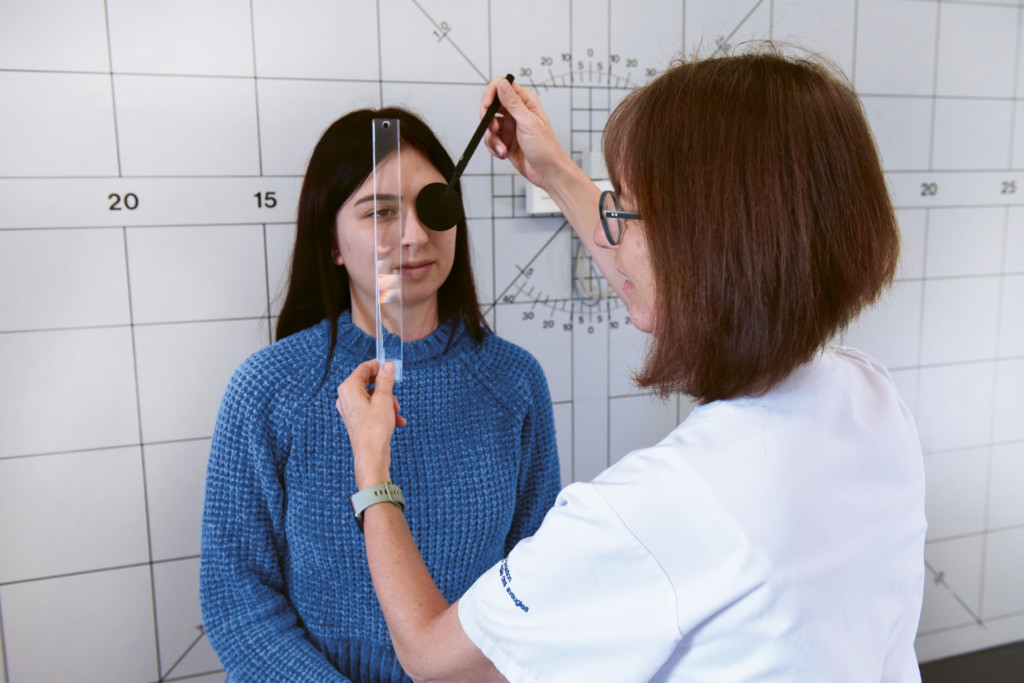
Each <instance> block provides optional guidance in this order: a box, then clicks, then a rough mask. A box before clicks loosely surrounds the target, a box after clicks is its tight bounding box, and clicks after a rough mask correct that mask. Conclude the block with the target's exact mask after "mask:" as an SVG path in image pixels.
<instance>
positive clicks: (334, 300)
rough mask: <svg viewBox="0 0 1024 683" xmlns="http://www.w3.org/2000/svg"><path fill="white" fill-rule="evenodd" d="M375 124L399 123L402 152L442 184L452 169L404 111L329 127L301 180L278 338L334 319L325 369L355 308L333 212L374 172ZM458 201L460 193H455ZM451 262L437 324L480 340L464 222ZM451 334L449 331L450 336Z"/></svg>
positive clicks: (357, 116)
mask: <svg viewBox="0 0 1024 683" xmlns="http://www.w3.org/2000/svg"><path fill="white" fill-rule="evenodd" d="M373 119H398V121H399V132H400V136H401V142H402V144H403V145H408V146H411V147H414V148H416V149H418V150H419V151H420V152H422V153H423V154H424V155H425V156H426V157H427V158H428V159H429V160H430V162H431V163H432V164H433V165H434V167H435V168H437V170H438V171H440V172H441V175H443V176H444V177H445V178H446V179H450V178H451V177H452V173H453V172H454V171H455V165H454V164H453V163H452V160H451V157H450V156H449V155H448V152H447V151H445V149H444V146H443V145H442V144H441V142H440V141H439V140H438V139H437V136H435V135H434V133H433V131H431V130H430V127H429V126H427V124H426V123H424V122H423V120H421V119H420V118H419V117H417V116H416V115H415V114H412V113H411V112H408V111H406V110H404V109H399V108H395V107H389V108H385V109H359V110H357V111H353V112H351V113H349V114H346V115H345V116H343V117H341V118H340V119H338V120H337V121H335V122H334V123H332V124H331V125H330V126H329V127H328V128H327V130H326V131H324V133H323V135H322V136H321V137H320V141H319V142H317V144H316V147H315V148H314V149H313V154H312V156H311V157H310V160H309V165H308V167H307V169H306V176H305V178H304V179H303V181H302V191H301V192H300V194H299V211H298V219H297V222H296V230H295V246H294V248H293V250H292V262H291V272H290V274H289V277H288V290H287V294H286V295H285V300H284V305H283V307H282V308H281V317H280V318H279V319H278V322H277V339H279V340H280V339H284V338H285V337H287V336H288V335H290V334H295V333H296V332H298V331H300V330H304V329H306V328H307V327H311V326H313V325H316V324H317V323H319V322H320V321H321V320H323V319H324V318H329V319H330V320H331V326H330V330H331V342H330V348H329V351H328V355H327V364H328V365H329V364H330V358H331V356H332V355H333V353H334V347H335V345H336V343H337V334H338V332H337V324H336V323H337V320H338V316H339V315H340V314H341V313H342V311H346V310H348V309H349V308H351V306H352V301H351V294H350V292H349V284H348V271H347V270H346V269H345V266H339V265H336V264H335V263H334V260H333V258H332V251H333V249H334V247H335V242H336V232H335V222H336V218H337V215H338V210H339V209H340V208H341V205H342V204H344V203H345V202H346V201H347V200H348V198H349V197H350V196H352V193H354V192H355V191H356V190H357V189H359V186H360V185H362V184H363V182H364V181H365V180H366V179H367V178H368V177H369V176H370V173H371V172H372V171H373V146H372V145H373V142H372V135H371V131H372V122H373ZM454 189H456V190H458V191H459V192H460V194H461V188H460V187H455V188H454ZM455 230H456V239H455V262H454V264H453V266H452V271H451V273H449V275H448V278H447V279H446V280H445V281H444V284H442V285H441V288H440V289H439V290H438V315H439V317H440V319H441V321H442V322H444V321H445V320H448V319H453V320H455V321H459V320H461V321H462V322H463V323H464V324H465V326H466V329H467V331H468V332H469V334H470V335H471V336H472V337H473V338H474V339H476V340H477V341H480V340H481V339H483V331H484V329H486V327H487V323H486V321H485V320H484V318H483V316H482V315H481V314H480V303H479V301H478V300H477V294H476V285H475V283H474V281H473V270H472V266H471V264H470V256H469V231H468V229H467V227H466V219H465V217H463V218H462V219H460V220H459V222H458V224H457V225H456V227H455ZM453 332H454V329H453Z"/></svg>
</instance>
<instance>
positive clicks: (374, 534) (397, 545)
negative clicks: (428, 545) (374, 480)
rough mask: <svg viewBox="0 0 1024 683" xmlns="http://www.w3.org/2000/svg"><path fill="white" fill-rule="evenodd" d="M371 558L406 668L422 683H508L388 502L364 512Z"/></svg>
mask: <svg viewBox="0 0 1024 683" xmlns="http://www.w3.org/2000/svg"><path fill="white" fill-rule="evenodd" d="M363 529H364V535H365V537H366V557H367V561H368V562H369V565H370V576H371V578H372V579H373V587H374V589H375V590H376V592H377V599H378V600H379V601H380V605H381V610H382V611H383V612H384V618H385V619H386V620H387V623H388V631H389V632H390V633H391V640H392V643H393V644H394V646H395V653H396V654H397V655H398V659H399V661H400V662H401V663H402V668H404V669H405V671H406V672H407V673H408V674H409V675H410V676H411V677H412V678H413V679H414V680H416V681H430V680H437V681H452V680H474V681H488V680H504V678H502V677H501V674H499V673H498V671H497V670H496V669H495V668H494V666H493V665H492V664H491V663H490V661H488V660H487V658H486V657H484V656H483V654H482V653H481V652H480V650H479V649H477V647H476V646H475V645H473V643H472V641H470V640H469V638H468V637H467V636H466V634H465V632H464V631H463V630H462V626H461V624H460V623H459V617H458V608H457V606H456V605H449V604H448V601H447V600H445V598H444V596H443V595H441V592H440V591H439V590H438V589H437V586H436V585H435V584H434V580H433V578H431V576H430V572H429V571H428V570H427V567H426V565H425V564H424V562H423V558H422V556H421V555H420V552H419V550H418V549H417V548H416V543H415V541H414V540H413V537H412V534H411V533H410V531H409V526H408V525H407V524H406V522H405V517H404V516H403V515H402V512H401V510H399V509H398V508H397V507H396V506H394V505H391V504H388V503H382V504H379V505H373V506H371V507H369V508H367V509H366V511H365V512H364V513H363Z"/></svg>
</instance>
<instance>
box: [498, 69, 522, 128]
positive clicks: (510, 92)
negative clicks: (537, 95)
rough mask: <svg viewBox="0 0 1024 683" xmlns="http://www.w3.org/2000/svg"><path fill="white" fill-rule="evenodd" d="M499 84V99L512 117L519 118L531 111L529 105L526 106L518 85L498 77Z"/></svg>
mask: <svg viewBox="0 0 1024 683" xmlns="http://www.w3.org/2000/svg"><path fill="white" fill-rule="evenodd" d="M497 85H498V91H497V95H498V100H499V101H500V102H501V105H502V106H503V107H505V111H507V112H508V113H509V114H510V115H511V116H512V118H514V119H517V120H518V119H519V118H520V117H522V116H525V115H527V114H529V113H530V110H529V107H527V106H526V103H525V102H524V101H523V98H522V97H520V96H519V93H518V92H517V91H516V86H514V85H513V84H511V83H509V82H508V81H507V80H505V79H504V78H501V79H498V82H497Z"/></svg>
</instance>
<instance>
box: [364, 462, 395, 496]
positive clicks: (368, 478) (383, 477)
mask: <svg viewBox="0 0 1024 683" xmlns="http://www.w3.org/2000/svg"><path fill="white" fill-rule="evenodd" d="M355 475H356V489H357V490H360V491H361V490H362V489H365V488H366V487H368V486H375V485H376V484H384V483H386V482H390V481H391V473H390V472H388V468H387V467H386V466H382V465H379V464H374V465H367V466H364V467H359V466H358V465H357V466H356V468H355Z"/></svg>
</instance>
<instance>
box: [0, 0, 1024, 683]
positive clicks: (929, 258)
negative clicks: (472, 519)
mask: <svg viewBox="0 0 1024 683" xmlns="http://www.w3.org/2000/svg"><path fill="white" fill-rule="evenodd" d="M598 5H599V7H598V9H599V10H600V11H596V10H595V8H594V4H593V3H588V4H584V3H582V2H581V1H580V0H575V1H574V2H570V0H564V1H563V0H560V1H559V2H554V3H552V2H550V0H524V1H523V2H520V3H516V6H515V7H511V6H500V5H497V4H494V3H479V4H474V5H473V7H472V8H469V7H468V5H467V4H466V3H462V2H459V1H458V0H434V1H433V2H431V3H414V2H412V1H411V0H380V2H377V3H369V2H367V3H338V2H334V1H333V0H299V1H288V2H285V1H283V0H215V1H212V2H211V1H209V0H187V1H185V2H175V3H138V2H133V1H131V0H106V2H102V1H101V0H37V1H36V2H32V3H27V2H22V3H4V4H0V103H4V104H0V683H26V682H29V683H33V682H35V681H51V680H52V681H72V680H73V681H126V682H132V683H134V682H142V681H157V680H168V681H170V680H181V679H188V680H194V681H213V680H222V678H223V674H222V673H220V672H219V669H220V666H219V664H218V662H217V659H216V656H215V655H214V653H213V651H212V650H211V649H210V647H209V644H208V643H207V641H206V639H205V637H204V636H203V633H202V630H201V622H200V617H199V605H198V599H197V595H196V593H197V570H198V547H199V546H198V527H199V519H200V515H201V500H202V489H203V478H204V469H205V465H206V457H207V450H208V447H209V438H210V435H211V430H212V427H213V421H214V417H215V414H216V409H217V403H218V400H219V398H220V394H221V392H222V391H223V388H224V385H225V383H226V381H227V379H228V376H229V375H230V373H231V371H232V369H233V368H234V367H235V365H236V364H237V363H238V362H239V361H240V360H241V359H243V358H244V357H245V356H246V355H248V354H249V353H251V352H252V351H254V350H256V349H258V348H260V347H261V346H263V345H265V344H266V343H267V342H268V341H269V339H270V338H271V335H270V328H271V325H272V323H273V322H274V316H275V315H276V314H277V312H278V311H279V310H280V303H281V300H280V294H281V292H282V289H283V285H284V282H285V279H286V274H287V268H288V257H289V252H290V248H291V242H292V239H293V235H294V226H293V218H294V199H295V197H297V194H298V186H299V182H300V179H301V178H300V176H301V173H302V171H303V169H304V167H305V164H306V161H307V159H308V157H309V154H310V152H311V149H312V146H313V145H314V143H315V142H316V140H317V138H318V136H319V134H320V132H321V131H322V130H323V128H324V127H325V126H326V125H327V124H328V123H330V122H331V121H332V120H334V119H335V118H336V117H337V116H338V115H339V114H340V113H342V112H344V111H347V110H350V109H353V108H357V107H364V106H378V105H379V104H380V103H381V102H382V101H383V102H387V103H389V104H390V103H396V104H402V105H405V106H409V107H412V108H413V109H415V110H417V111H419V112H421V113H422V114H424V115H425V117H426V118H427V119H428V120H429V121H430V122H431V123H432V124H433V126H434V127H435V129H436V130H437V131H438V133H439V135H440V137H441V138H442V140H443V141H444V142H445V143H446V144H447V145H448V148H449V150H450V151H452V152H453V155H457V154H458V153H460V152H461V151H462V145H464V143H465V139H466V137H465V136H466V134H467V132H468V131H470V130H471V129H472V127H473V125H475V122H476V120H477V115H478V104H479V94H480V86H481V83H482V82H483V81H484V80H485V78H486V77H487V76H489V75H490V74H491V73H492V72H493V73H504V72H506V71H513V70H515V71H516V74H517V76H518V77H520V80H521V82H526V83H528V84H534V85H536V86H537V89H538V91H540V92H541V95H542V98H543V100H544V102H545V105H546V107H547V109H548V112H549V114H551V115H552V120H553V122H554V124H555V126H556V130H557V132H558V135H559V138H560V140H562V141H563V144H566V146H568V147H571V149H573V150H588V149H593V148H594V147H595V145H596V144H597V140H598V138H599V135H598V134H597V133H596V132H595V131H594V130H586V127H587V126H593V127H594V128H596V129H599V128H600V126H601V125H602V123H603V120H604V118H603V117H604V116H606V114H605V113H602V112H600V111H596V110H595V111H582V110H581V109H580V108H586V107H593V105H594V102H601V103H606V102H607V103H611V104H614V96H615V95H614V93H609V92H607V91H605V90H602V89H600V88H599V89H597V90H593V91H592V90H588V89H586V88H582V87H581V88H572V89H569V88H557V87H550V88H549V87H547V86H549V85H552V84H553V81H552V82H551V83H545V81H544V79H545V78H547V75H546V74H544V73H543V72H542V71H541V70H540V69H538V68H537V65H536V64H535V62H536V61H537V59H538V57H539V55H548V54H551V55H555V56H558V57H559V58H560V55H561V53H563V52H571V51H574V50H577V51H578V50H583V49H584V46H587V45H593V46H595V47H598V48H599V49H600V50H599V51H612V52H617V53H620V56H629V55H632V56H634V57H636V58H639V60H638V61H639V62H640V68H639V70H638V71H637V73H636V74H635V75H633V76H632V78H633V81H631V82H640V81H642V80H643V78H644V77H643V76H642V67H657V68H660V67H662V66H664V64H666V63H667V61H668V58H669V57H670V56H671V55H672V54H673V53H675V52H677V51H678V50H679V48H680V47H681V44H682V43H683V42H684V41H685V43H686V45H687V48H688V50H692V48H693V47H694V46H695V45H696V44H697V43H698V42H701V41H703V44H704V45H705V47H707V46H708V45H714V44H716V40H717V39H718V38H722V39H724V40H725V41H726V42H731V43H735V42H738V41H740V40H743V39H748V38H758V37H768V36H771V37H775V38H782V39H786V40H792V41H796V42H799V43H803V44H805V45H808V46H809V47H811V48H812V49H821V50H822V51H824V52H826V53H827V54H829V55H831V56H832V57H833V58H834V59H835V60H836V61H837V62H838V63H839V64H840V65H841V66H842V67H843V68H844V69H845V70H846V71H847V72H848V73H850V74H851V75H852V77H853V79H854V81H855V84H856V86H857V89H858V91H860V92H861V93H862V97H863V101H864V104H865V108H866V110H867V113H868V116H869V119H870V121H871V124H872V127H873V129H874V131H875V134H876V137H877V140H878V143H879V147H880V151H881V154H882V158H883V165H884V166H885V168H886V170H887V173H888V177H889V180H890V183H891V185H892V187H893V192H894V196H895V197H896V200H897V204H898V217H899V221H900V226H901V231H902V235H903V256H902V260H901V263H900V268H899V275H898V281H897V283H896V285H895V286H894V288H893V289H892V290H891V291H890V292H889V293H888V294H887V296H886V297H885V299H884V300H883V301H882V302H881V303H880V304H879V306H878V307H877V308H875V309H874V310H872V311H870V312H868V313H867V314H866V315H864V316H863V317H862V318H861V319H860V320H858V321H857V322H855V323H854V325H853V326H851V328H850V330H849V331H848V332H847V333H846V334H845V335H844V338H843V341H844V342H846V343H851V344H854V345H856V346H859V347H861V348H863V349H864V350H866V351H867V352H869V353H871V354H873V355H875V356H877V357H878V358H879V359H881V360H882V361H883V362H884V363H885V364H886V365H888V366H889V367H890V369H891V370H892V373H893V376H894V378H895V380H896V382H897V385H898V386H899V388H900V390H901V392H902V393H903V395H904V398H905V399H906V401H907V403H908V405H909V406H910V407H911V409H912V410H913V412H914V414H915V416H916V418H917V421H918V425H919V427H920V431H921V437H922V443H923V446H924V450H925V468H926V476H927V480H928V499H927V512H928V517H929V520H930V528H929V534H928V545H927V551H926V559H927V563H928V572H929V573H928V577H929V580H928V582H927V585H926V593H925V607H924V612H923V614H922V618H921V629H920V635H919V638H918V654H919V656H920V657H921V658H922V659H931V658H935V657H939V656H943V655H947V654H953V653H957V652H963V651H966V650H971V649H976V648H981V647H988V646H991V645H995V644H999V643H1001V642H1006V641H1009V640H1018V639H1022V638H1024V591H1022V590H1021V583H1020V575H1021V568H1022V567H1024V499H1022V497H1021V496H1020V491H1021V490H1024V206H1022V204H1024V199H1022V198H1024V105H1022V98H1024V62H1022V49H1024V27H1022V22H1024V16H1022V15H1024V8H1021V7H1020V3H1019V2H1018V1H1017V0H988V1H987V2H943V3H937V2H920V1H919V0H858V1H857V2H853V1H852V0H844V1H843V2H834V1H832V0H802V1H794V2H778V1H776V2H774V3H763V2H756V0H727V1H719V0H634V1H632V2H626V1H625V0H604V1H603V2H601V3H598ZM570 10H572V11H570ZM541 16H544V17H546V18H545V20H543V21H538V20H537V17H541ZM445 27H447V28H445ZM439 36H440V37H439ZM606 45H607V47H605V46H606ZM598 56H599V57H600V56H601V55H598ZM527 64H533V65H534V72H533V74H532V75H531V76H529V77H527V76H524V75H523V74H522V72H521V71H519V70H518V69H519V68H520V67H521V66H523V65H527ZM553 68H559V67H558V66H557V65H555V66H554V67H553ZM552 75H554V74H553V73H552ZM529 79H532V80H529ZM621 94H622V93H621V92H620V93H618V95H617V96H621ZM595 98H596V99H595ZM6 103H16V104H17V106H5V105H6ZM573 108H575V111H573ZM464 182H465V195H466V197H467V204H468V206H469V215H470V218H471V220H470V225H471V235H472V241H473V245H474V247H475V263H474V266H475V272H476V274H477V276H478V280H479V291H480V292H481V295H482V297H483V299H484V300H485V301H486V304H487V312H486V314H487V316H488V319H489V320H490V321H491V323H492V324H493V325H494V326H495V328H496V329H497V330H498V331H499V332H500V333H501V334H503V335H504V336H506V337H507V338H509V339H511V340H512V341H515V342H517V343H520V344H522V345H524V346H526V347H527V348H528V349H529V350H530V351H531V352H533V353H534V355H535V356H537V358H538V359H539V360H540V362H541V364H542V366H543V367H544V369H545V372H546V373H547V376H548V380H549V383H550V387H551V394H552V399H553V401H554V410H555V419H556V424H557V426H558V445H559V449H560V452H561V453H562V454H563V458H562V475H563V479H564V480H565V481H571V480H573V479H584V478H588V477H589V476H591V475H593V474H594V473H596V472H597V471H599V470H600V469H602V468H603V467H604V466H606V465H607V464H608V463H609V462H610V461H612V460H614V459H616V458H618V457H620V456H621V455H622V454H624V453H625V452H627V451H629V450H631V449H633V448H636V447H639V446H642V445H645V444H648V443H650V442H652V441H654V440H656V439H657V438H659V437H660V436H661V435H663V434H664V433H665V432H666V431H667V430H668V429H669V428H670V427H671V426H672V425H674V424H675V423H676V422H677V421H679V420H680V419H682V418H683V417H684V416H685V415H686V413H687V412H688V410H689V404H688V403H686V402H685V401H681V400H672V401H669V402H667V403H659V402H657V401H653V400H652V399H651V398H650V397H649V396H645V395H643V394H640V393H638V392H637V391H636V390H635V389H634V388H633V387H632V386H631V384H630V383H629V369H630V368H631V367H635V365H636V363H637V361H638V359H640V358H641V357H642V354H643V343H644V339H643V336H642V335H640V334H639V333H637V332H636V331H635V329H633V328H632V327H630V326H627V325H623V326H621V327H618V328H611V327H608V328H607V329H606V328H603V327H602V328H601V330H603V332H602V333H601V334H597V335H594V336H592V337H590V336H584V335H586V334H587V333H586V331H585V327H586V324H584V325H583V327H582V328H578V329H577V330H576V331H575V332H574V334H559V335H548V336H544V335H539V334H538V332H537V329H536V328H535V327H529V326H527V325H524V324H523V321H524V320H525V319H526V315H525V314H528V313H531V312H533V311H535V310H538V309H537V305H536V304H537V302H536V301H531V300H530V291H528V290H526V289H525V288H524V289H517V288H515V287H512V286H511V285H510V283H516V282H517V281H518V279H519V278H520V277H521V275H522V270H523V268H524V266H523V264H524V263H529V264H530V267H531V268H532V269H533V271H534V272H533V275H532V277H531V280H530V283H531V286H539V287H541V288H552V289H557V288H563V289H564V288H566V287H567V283H568V280H569V272H570V268H569V266H568V264H569V263H570V262H571V260H572V243H571V241H570V240H569V239H568V235H567V231H565V230H563V233H564V234H562V235H556V233H557V232H558V230H559V226H560V225H561V219H560V218H559V217H543V218H541V217H530V216H528V215H526V214H525V213H524V204H523V193H524V186H523V182H522V180H521V179H519V178H517V177H514V176H513V175H511V174H510V171H509V168H508V167H507V165H501V164H496V163H494V162H492V161H490V160H489V159H487V157H486V155H484V154H482V153H481V154H478V155H477V156H476V157H474V158H473V160H472V162H471V163H470V165H469V168H468V169H467V176H466V177H465V178H464ZM926 182H927V183H936V184H937V186H938V192H937V193H936V194H934V195H931V196H921V194H920V191H919V190H920V187H921V184H922V183H926ZM1004 182H1012V183H1015V184H1014V185H1012V186H1009V187H1010V188H1012V189H1013V190H1014V191H1013V192H1011V193H1009V194H1003V193H1001V192H1000V187H1002V189H1004V190H1005V189H1008V186H1006V185H1002V183H1004ZM268 190H273V191H275V192H277V193H278V194H277V196H278V197H279V198H280V203H279V207H278V208H277V209H275V210H273V211H270V210H267V209H265V208H264V209H260V208H258V207H255V206H253V205H252V201H253V198H252V194H253V193H254V192H256V191H260V192H265V191H268ZM129 194H131V199H129V197H128V195H129ZM114 208H116V209H117V210H116V211H115V210H113V209H114ZM553 236H554V237H553ZM556 238H557V239H556ZM509 293H512V294H515V295H516V296H517V297H518V298H516V299H515V301H514V302H505V300H504V299H503V296H504V295H508V294H509ZM495 299H499V301H498V302H495V301H494V300H495ZM568 320H569V321H572V318H571V317H570V318H568ZM606 322H607V321H606ZM562 323H563V321H562V320H561V319H560V320H559V327H561V325H562ZM595 424H596V425H600V426H601V427H600V428H594V427H593V425H595ZM54 653H60V656H54Z"/></svg>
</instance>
